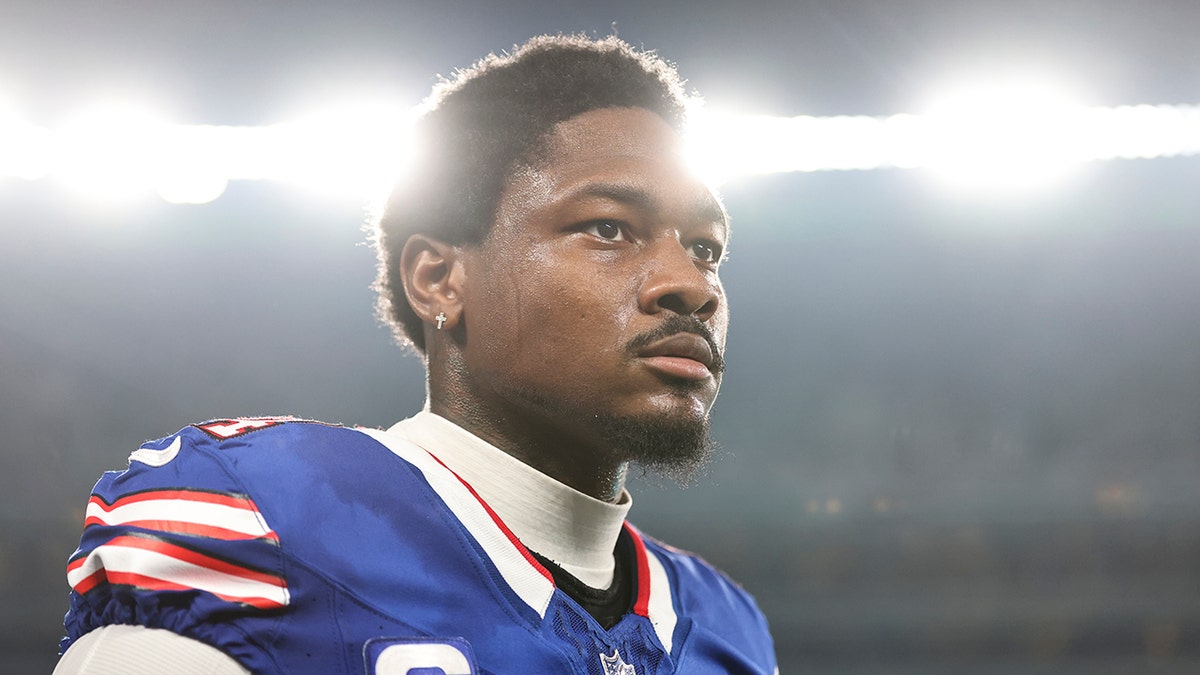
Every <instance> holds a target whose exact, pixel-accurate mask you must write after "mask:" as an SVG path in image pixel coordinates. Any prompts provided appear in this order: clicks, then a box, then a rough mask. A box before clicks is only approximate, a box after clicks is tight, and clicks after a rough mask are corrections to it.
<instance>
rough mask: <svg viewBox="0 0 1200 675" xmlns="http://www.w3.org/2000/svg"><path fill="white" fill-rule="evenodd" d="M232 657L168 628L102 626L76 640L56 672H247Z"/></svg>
mask: <svg viewBox="0 0 1200 675" xmlns="http://www.w3.org/2000/svg"><path fill="white" fill-rule="evenodd" d="M248 672H250V671H248V670H246V669H245V668H242V666H241V664H240V663H238V662H237V661H235V660H234V659H233V657H231V656H228V655H226V654H224V653H223V652H220V651H218V650H217V649H216V648H214V647H210V646H208V645H206V644H204V643H203V642H200V641H198V640H193V639H191V638H186V637H183V636H182V635H179V634H177V633H172V632H171V631H169V630H162V629H158V628H146V627H144V626H123V625H113V626H102V627H100V628H97V629H96V630H94V631H92V632H90V633H88V634H87V635H84V636H83V637H81V638H79V639H78V640H76V641H75V642H74V643H73V644H72V645H71V648H70V649H68V650H67V653H66V654H63V657H62V658H61V659H59V661H58V665H57V666H56V667H55V668H54V675H83V674H85V673H86V675H162V674H163V673H172V674H173V675H246V673H248Z"/></svg>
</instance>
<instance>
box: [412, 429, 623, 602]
mask: <svg viewBox="0 0 1200 675" xmlns="http://www.w3.org/2000/svg"><path fill="white" fill-rule="evenodd" d="M388 433H392V434H396V435H398V436H402V437H404V438H405V439H407V440H409V441H411V442H413V443H416V444H417V445H419V446H421V447H422V448H425V449H426V450H427V451H429V452H431V453H432V454H433V455H434V456H436V457H437V458H438V459H440V460H441V461H442V462H443V463H444V464H445V465H446V466H448V467H450V470H452V471H454V473H456V474H458V475H459V476H460V477H461V478H462V479H463V480H465V481H466V482H467V483H468V484H469V485H470V486H471V487H472V488H474V489H475V492H476V493H477V494H478V495H479V496H480V497H481V498H482V499H483V501H485V502H487V504H488V506H490V507H492V510H494V511H495V512H496V515H498V516H500V519H501V520H502V521H504V524H505V525H507V526H508V528H509V529H510V530H512V532H513V534H515V535H516V537H517V539H520V540H521V543H523V544H525V546H527V547H529V548H530V549H531V550H534V551H537V552H538V553H540V554H541V555H543V556H545V557H547V558H549V559H551V560H553V561H554V562H555V563H556V564H558V565H559V566H560V567H562V568H563V569H564V570H566V571H567V572H569V573H571V574H572V575H573V576H574V577H575V578H577V579H579V580H580V581H582V582H583V583H585V584H587V585H588V586H591V587H593V588H608V586H609V585H610V584H612V580H613V573H614V568H615V561H614V559H613V550H614V549H615V548H616V546H617V537H618V536H620V534H621V526H622V524H623V523H624V522H625V516H626V514H628V513H629V508H630V507H631V506H633V499H632V498H631V497H630V496H629V492H627V491H625V490H622V491H621V495H620V496H619V497H618V498H617V501H616V503H610V502H605V501H601V500H599V499H596V498H594V497H591V496H589V495H586V494H584V493H582V492H579V491H578V490H575V489H574V488H571V487H569V486H567V485H565V484H563V483H560V482H558V481H556V480H554V479H553V478H551V477H550V476H547V475H546V474H544V473H541V472H540V471H538V470H537V469H534V468H533V467H531V466H529V465H528V464H525V463H524V462H522V461H520V460H518V459H516V458H515V457H513V456H511V455H509V454H508V453H506V452H504V451H503V450H500V449H499V448H497V447H496V446H494V445H492V444H490V443H488V442H487V441H484V440H483V439H481V438H479V437H478V436H475V435H474V434H472V433H470V432H469V431H467V430H465V429H463V428H462V427H460V426H458V425H457V424H454V423H453V422H451V421H449V420H447V419H445V418H444V417H440V416H438V415H435V414H434V413H431V412H429V411H423V412H420V413H417V414H416V415H414V416H413V417H410V418H409V419H406V420H404V421H402V422H399V423H397V424H396V425H394V426H393V427H392V428H391V429H388Z"/></svg>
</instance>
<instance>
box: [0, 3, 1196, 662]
mask: <svg viewBox="0 0 1200 675" xmlns="http://www.w3.org/2000/svg"><path fill="white" fill-rule="evenodd" d="M614 30H615V31H616V32H617V34H619V35H620V36H621V37H622V38H624V39H626V40H627V41H629V42H632V43H634V44H635V45H644V46H645V47H647V48H653V49H656V50H658V51H659V52H660V53H661V54H662V55H663V56H665V57H666V58H667V59H669V60H671V61H674V62H676V63H678V65H679V69H680V71H681V73H682V75H683V76H684V77H686V78H687V79H688V81H689V87H690V88H694V89H696V90H698V91H699V92H700V93H701V94H702V95H703V96H704V97H705V98H706V99H707V100H708V101H709V103H710V105H712V106H714V107H722V106H729V107H738V108H740V109H743V110H747V111H752V112H761V113H767V114H772V115H781V116H792V115H845V114H864V115H889V114H893V113H898V112H911V111H915V110H916V109H918V108H919V106H920V105H921V104H922V102H923V100H924V99H925V97H926V96H927V95H929V93H930V91H931V88H934V87H936V85H937V83H939V82H943V81H947V80H958V81H961V80H963V79H966V80H972V81H978V82H986V81H987V79H988V78H989V77H992V73H994V72H996V71H997V69H1003V68H1006V67H1017V66H1019V67H1023V68H1027V69H1033V70H1037V71H1039V72H1046V73H1051V74H1053V75H1055V76H1057V77H1060V78H1065V79H1067V80H1069V81H1071V82H1073V83H1075V84H1076V87H1077V89H1078V90H1080V91H1083V92H1086V95H1087V97H1088V99H1087V101H1086V102H1087V103H1089V104H1092V105H1120V104H1136V103H1151V104H1196V103H1200V52H1198V51H1197V38H1196V36H1197V35H1198V34H1200V3H1196V2H1189V1H1165V2H1164V1H1159V2H1143V3H1132V2H1114V1H1109V0H1103V1H1092V2H1084V1H1082V0H1066V1H1057V2H1047V1H1045V0H1042V1H1040V2H1027V1H1022V0H1007V1H1005V2H999V1H996V2H979V1H961V2H933V1H915V0H900V1H894V2H885V1H883V0H877V1H874V2H870V1H865V0H849V1H848V0H840V1H838V2H832V1H831V2H816V1H812V0H810V1H801V2H790V3H784V2H776V3H771V2H746V3H715V2H686V3H685V2H659V3H635V2H611V3H571V2H557V3H552V2H524V3H508V4H504V3H493V4H483V3H480V4H474V3H465V2H438V3H407V2H344V3H342V2H339V3H334V2H328V3H320V2H315V1H311V0H307V1H304V2H287V3H285V2H274V1H272V2H263V1H259V2H205V3H199V2H197V3H151V2H143V1H138V2H132V1H125V2H123V1H105V2H101V1H93V2H82V1H81V2H33V1H31V0H5V1H4V2H3V4H0V90H2V91H3V92H5V93H6V94H7V95H8V96H9V97H10V98H11V99H12V100H13V101H16V102H18V103H19V105H20V107H21V109H22V111H23V112H24V113H25V114H26V115H27V116H28V117H29V118H31V119H32V120H33V121H36V122H37V123H39V124H43V125H46V126H50V127H53V126H54V125H55V124H57V123H58V122H59V121H60V120H61V119H62V118H63V116H65V115H67V114H68V113H70V112H72V111H73V110H74V109H76V108H78V107H79V106H80V105H81V104H82V103H85V102H88V101H92V100H94V99H96V98H97V97H112V96H118V97H119V96H121V95H123V94H129V95H131V96H142V95H147V94H148V95H152V97H153V98H154V100H156V101H160V102H165V103H166V105H167V106H168V107H169V110H170V111H171V114H172V115H173V120H174V121H177V122H181V123H194V124H202V123H203V124H228V125H261V124H269V123H272V122H276V121H279V120H280V119H281V118H283V117H284V116H286V115H288V114H291V113H293V112H295V111H296V110H299V109H303V108H304V107H306V106H307V107H313V106H317V105H319V104H321V103H322V102H327V101H329V100H332V99H336V98H338V97H342V96H354V95H359V94H363V93H382V94H383V95H386V96H389V97H394V98H398V99H401V100H409V101H411V102H412V103H414V104H415V103H417V102H418V101H419V100H420V99H421V98H423V97H424V95H425V94H426V93H427V92H428V90H429V88H430V86H431V85H432V84H433V83H434V82H435V81H436V76H437V74H439V73H441V74H447V73H449V72H450V71H452V70H453V69H454V68H456V67H459V66H465V65H468V64H469V63H471V62H472V61H473V60H475V59H476V58H478V57H480V56H482V55H483V54H485V53H487V52H489V51H498V50H503V49H507V48H509V47H511V46H512V45H513V44H514V43H517V42H521V41H524V40H525V39H527V38H528V37H530V36H532V35H535V34H539V33H545V32H574V31H584V32H587V33H589V34H595V35H607V34H609V33H611V32H613V31H614ZM723 191H724V196H725V199H726V205H727V207H728V209H729V211H730V213H731V214H732V216H733V221H734V236H733V241H732V247H731V258H730V260H729V261H728V263H727V265H726V266H725V267H724V268H723V277H724V280H725V283H726V287H727V289H728V293H729V298H730V303H731V306H732V322H733V323H732V328H731V332H730V337H729V350H728V353H727V360H728V371H727V375H726V379H725V384H724V386H723V391H722V394H721V398H720V400H719V401H718V403H717V408H716V410H715V413H714V428H715V430H716V435H717V438H718V439H719V441H720V443H721V446H722V450H721V453H720V457H719V461H718V462H717V463H716V464H714V466H713V468H712V470H711V473H710V475H709V476H708V477H707V478H706V479H705V480H704V481H703V482H702V484H700V485H698V486H696V487H693V488H691V489H687V490H681V489H679V488H678V487H675V486H673V485H671V484H670V483H665V482H664V481H662V480H659V479H655V478H649V479H638V480H636V481H635V482H634V485H633V486H632V489H633V491H634V498H635V507H634V510H633V512H632V515H631V520H632V521H633V522H635V523H637V524H639V525H640V526H641V527H642V529H644V530H645V531H647V532H648V533H650V534H652V535H655V536H657V537H659V538H662V539H665V540H667V541H668V542H670V543H673V544H675V545H677V546H680V547H682V548H686V549H690V550H693V551H696V552H698V553H700V554H702V555H703V556H705V557H706V558H708V559H709V560H710V561H712V562H714V563H715V564H717V565H718V566H720V567H722V568H723V569H725V570H726V571H728V572H729V573H730V574H731V575H732V576H733V577H734V578H736V579H738V580H739V581H741V582H742V583H743V584H744V585H745V587H746V588H747V589H748V590H749V591H750V592H751V593H753V594H754V595H755V596H756V597H757V598H758V599H759V602H760V604H761V606H762V608H763V610H764V611H765V612H766V614H767V616H768V618H769V619H770V621H771V623H772V628H773V632H774V634H775V638H776V643H777V649H778V653H779V657H780V663H781V666H782V670H783V672H785V673H792V672H805V673H839V674H840V673H881V672H888V673H937V672H947V673H950V672H972V673H1030V672H1054V673H1129V672H1139V673H1174V672H1195V671H1196V669H1198V668H1200V491H1198V489H1197V486H1196V485H1197V482H1198V479H1200V264H1197V257H1198V256H1197V254H1198V253H1200V157H1196V156H1192V157H1178V158H1166V159H1154V160H1116V161H1110V162H1103V163H1093V164H1088V165H1085V166H1084V167H1082V168H1081V169H1080V170H1079V171H1078V172H1077V173H1076V174H1075V175H1074V176H1073V177H1072V178H1071V179H1070V180H1068V181H1066V182H1065V183H1063V184H1061V185H1059V186H1057V187H1056V188H1054V189H1050V190H1031V191H1025V192H1021V193H997V194H990V195H989V194H969V195H968V194H964V193H956V192H953V191H948V190H945V189H944V188H943V186H941V185H940V184H938V183H937V182H936V181H933V180H931V179H930V177H929V176H927V175H925V174H924V173H923V172H921V171H917V170H912V171H904V170H877V171H863V172H825V173H803V174H801V173H794V174H779V175H770V176H762V177H755V178H748V179H740V180H736V181H733V182H731V183H729V184H727V185H725V186H724V188H723ZM363 206H364V205H363V204H362V203H356V202H353V201H347V200H338V199H333V198H328V197H322V196H320V195H314V194H312V193H310V192H306V191H303V190H299V189H296V188H292V187H289V186H286V185H280V184H273V183H250V182H241V183H233V184H232V185H231V186H230V188H229V190H228V191H227V192H226V193H225V194H224V196H222V197H221V198H219V199H218V200H216V201H215V202H213V203H211V204H206V205H202V206H187V205H183V206H181V205H170V204H167V203H164V202H161V201H158V200H156V199H153V198H151V199H147V200H146V201H144V202H138V203H135V204H124V205H120V206H112V205H98V204H96V203H94V202H92V201H88V200H85V199H82V198H80V197H79V196H78V195H77V194H76V193H74V192H72V191H71V190H70V189H69V188H67V187H66V186H64V185H62V184H60V183H58V182H56V181H55V180H54V179H53V178H50V179H43V180H38V181H23V180H18V179H0V235H2V236H0V461H2V462H3V463H2V464H0V466H2V467H3V471H0V671H2V672H6V673H7V672H13V673H16V672H22V673H23V672H31V673H33V672H48V671H49V670H50V669H51V668H52V667H53V663H54V660H55V658H56V656H55V655H56V649H57V644H56V643H57V638H58V636H59V635H60V633H61V630H62V629H61V618H62V614H63V612H64V611H65V610H66V603H67V599H66V598H67V590H68V588H67V584H66V581H65V571H64V570H65V564H66V559H67V556H68V555H69V554H70V553H71V551H72V550H73V549H74V547H75V545H76V543H77V542H78V535H79V530H80V527H81V524H82V520H83V515H82V514H83V507H84V505H85V503H86V500H87V496H88V493H89V490H90V487H91V485H92V484H93V483H94V482H95V480H96V478H97V477H98V475H99V473H100V472H101V471H103V470H105V469H114V468H121V467H123V466H124V465H125V459H126V457H127V456H128V453H129V452H130V451H131V450H132V449H134V448H135V447H136V446H137V445H138V444H140V443H141V442H142V441H143V440H145V439H148V438H155V437H160V436H164V435H167V434H170V433H172V432H173V431H175V430H176V429H178V428H180V427H182V426H184V425H187V424H189V423H191V422H197V421H201V420H204V419H208V418H214V417H225V416H238V415H266V414H291V415H297V416H302V417H312V418H318V419H322V420H326V421H332V422H342V423H346V424H355V425H365V426H387V425H390V424H391V423H392V422H394V421H396V420H397V419H400V418H402V417H405V416H407V415H408V414H410V413H412V412H413V411H415V410H417V409H419V407H420V406H421V404H422V402H423V399H424V390H423V378H422V370H421V364H420V362H419V361H418V360H417V359H415V358H412V357H411V356H407V355H405V354H404V353H403V352H402V351H401V350H400V349H399V348H398V347H396V346H395V345H393V344H392V343H391V338H390V335H389V333H388V331H387V330H386V329H385V328H383V327H381V326H380V325H379V324H378V323H377V321H376V320H375V318H374V315H373V302H374V298H373V296H372V292H371V291H370V289H369V285H370V283H371V281H372V279H373V275H374V254H373V252H372V251H371V250H370V248H369V247H367V246H366V245H365V243H364V241H365V235H364V233H363V231H362V225H363V223H364V221H365V216H364V209H363Z"/></svg>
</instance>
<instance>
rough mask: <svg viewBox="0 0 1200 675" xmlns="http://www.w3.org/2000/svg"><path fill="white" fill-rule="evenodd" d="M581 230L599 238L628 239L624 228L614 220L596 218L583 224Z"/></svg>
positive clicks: (610, 239) (611, 239) (609, 239)
mask: <svg viewBox="0 0 1200 675" xmlns="http://www.w3.org/2000/svg"><path fill="white" fill-rule="evenodd" d="M583 231H584V232H587V233H588V234H593V235H596V236H597V237H600V238H601V239H607V240H608V241H628V240H629V238H628V237H626V236H625V228H624V227H623V226H622V225H621V223H620V222H618V221H614V220H597V221H594V222H591V223H588V224H587V225H584V227H583Z"/></svg>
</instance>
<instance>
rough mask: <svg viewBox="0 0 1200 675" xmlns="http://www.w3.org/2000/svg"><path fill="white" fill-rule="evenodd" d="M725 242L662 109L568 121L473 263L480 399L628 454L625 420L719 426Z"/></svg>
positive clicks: (468, 263)
mask: <svg viewBox="0 0 1200 675" xmlns="http://www.w3.org/2000/svg"><path fill="white" fill-rule="evenodd" d="M727 237H728V227H727V222H726V219H725V215H724V211H723V209H722V208H721V206H720V203H719V202H718V201H717V200H716V198H715V197H714V196H713V194H712V192H711V191H710V190H709V189H708V188H707V187H706V186H705V185H704V184H703V183H702V182H701V181H699V180H698V179H697V178H696V177H695V176H694V175H693V174H692V173H691V172H690V171H688V170H687V168H686V165H685V163H684V161H683V160H682V158H681V143H680V138H679V136H678V135H677V134H676V133H675V132H674V130H672V129H671V127H670V126H669V125H667V123H666V122H664V121H663V120H662V119H661V118H659V117H658V116H657V115H655V114H653V113H650V112H648V111H645V110H642V109H636V108H614V109H603V110H596V111H591V112H588V113H585V114H582V115H579V116H577V117H575V118H572V119H570V120H568V121H566V122H563V123H561V124H559V125H558V126H556V127H555V129H554V130H553V132H552V134H551V136H550V138H549V144H548V146H547V151H546V152H544V153H542V156H541V158H540V159H539V160H538V161H536V162H535V163H534V165H533V166H532V167H528V168H526V169H523V170H521V171H519V172H518V173H517V175H515V176H513V177H512V178H511V179H510V181H509V184H508V186H507V188H506V190H505V192H504V194H503V196H502V198H501V201H500V203H499V206H498V212H497V217H496V222H495V224H494V228H493V230H492V232H491V234H490V235H489V237H488V238H487V240H485V241H484V242H483V243H482V244H481V245H480V246H478V247H476V248H472V249H468V250H467V251H466V253H465V255H464V258H463V260H464V267H465V273H466V285H465V289H466V290H465V292H464V296H463V303H464V304H463V320H464V321H465V332H466V340H465V345H464V347H463V359H464V364H463V366H464V367H465V369H466V371H467V372H468V373H469V385H468V386H469V388H470V395H471V396H473V397H476V398H477V400H478V401H479V402H480V403H481V404H483V405H484V406H486V407H487V408H488V409H489V410H494V411H501V414H507V415H510V416H511V417H512V418H513V419H519V420H523V421H524V423H527V424H529V425H531V426H534V427H538V428H537V429H534V430H533V431H535V432H536V433H542V434H557V435H558V436H559V437H563V438H564V439H566V440H569V441H570V442H572V443H574V444H576V445H587V444H592V445H594V446H596V448H595V449H598V450H602V451H603V450H607V451H611V452H621V449H620V448H614V447H613V446H614V445H622V443H621V441H620V440H619V439H615V438H614V432H613V428H614V427H613V425H614V423H615V424H616V425H617V427H620V426H621V425H622V424H629V425H646V424H649V425H650V427H651V428H653V427H655V425H658V426H663V425H667V426H671V425H676V426H678V425H683V426H691V427H699V428H704V429H706V428H707V427H706V423H707V418H708V412H709V409H710V408H711V407H712V404H713V401H714V400H715V398H716V395H717V390H718V388H719V386H720V382H721V371H722V369H723V360H722V358H721V356H722V353H723V352H724V348H725V334H726V327H727V324H728V309H727V307H726V302H725V293H724V289H723V288H722V286H721V281H720V278H719V276H718V266H719V264H720V262H721V259H722V256H723V254H724V249H725V244H726V241H727ZM620 459H622V460H638V459H642V458H640V457H623V458H620Z"/></svg>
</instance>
